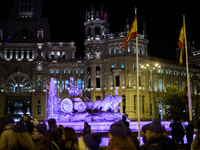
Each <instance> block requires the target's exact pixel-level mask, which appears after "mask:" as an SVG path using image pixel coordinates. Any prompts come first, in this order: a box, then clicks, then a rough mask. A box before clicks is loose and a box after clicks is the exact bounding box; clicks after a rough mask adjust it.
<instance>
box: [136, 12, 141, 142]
mask: <svg viewBox="0 0 200 150" xmlns="http://www.w3.org/2000/svg"><path fill="white" fill-rule="evenodd" d="M136 14H137V8H135V15H136ZM136 23H137V22H136ZM136 66H137V67H136V72H137V73H136V76H137V79H136V81H137V116H138V140H139V143H140V100H139V65H138V37H137V36H136Z"/></svg>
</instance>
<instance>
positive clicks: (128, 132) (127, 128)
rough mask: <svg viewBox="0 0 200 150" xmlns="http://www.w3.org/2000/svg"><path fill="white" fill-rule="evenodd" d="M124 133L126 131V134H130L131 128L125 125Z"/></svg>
mask: <svg viewBox="0 0 200 150" xmlns="http://www.w3.org/2000/svg"><path fill="white" fill-rule="evenodd" d="M126 133H127V135H131V129H130V128H129V127H127V126H126Z"/></svg>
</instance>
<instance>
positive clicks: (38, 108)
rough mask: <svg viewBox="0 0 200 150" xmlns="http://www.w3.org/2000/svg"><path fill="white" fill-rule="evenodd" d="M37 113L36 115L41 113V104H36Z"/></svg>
mask: <svg viewBox="0 0 200 150" xmlns="http://www.w3.org/2000/svg"><path fill="white" fill-rule="evenodd" d="M37 114H38V115H39V114H41V105H38V106H37Z"/></svg>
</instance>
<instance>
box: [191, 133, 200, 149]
mask: <svg viewBox="0 0 200 150" xmlns="http://www.w3.org/2000/svg"><path fill="white" fill-rule="evenodd" d="M199 148H200V132H199V131H198V133H197V134H196V136H195V138H194V140H193V141H192V143H191V150H196V149H199Z"/></svg>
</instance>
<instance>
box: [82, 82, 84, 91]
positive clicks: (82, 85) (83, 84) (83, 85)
mask: <svg viewBox="0 0 200 150" xmlns="http://www.w3.org/2000/svg"><path fill="white" fill-rule="evenodd" d="M82 90H84V81H83V80H82Z"/></svg>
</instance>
